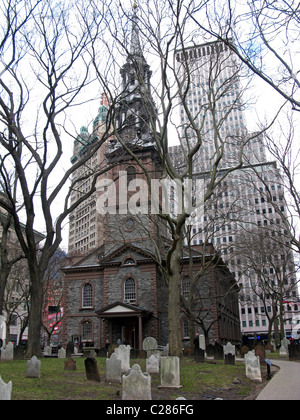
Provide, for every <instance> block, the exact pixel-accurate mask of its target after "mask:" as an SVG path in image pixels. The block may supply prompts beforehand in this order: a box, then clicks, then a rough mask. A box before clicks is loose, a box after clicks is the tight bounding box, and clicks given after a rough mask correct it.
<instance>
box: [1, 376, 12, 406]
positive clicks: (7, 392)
mask: <svg viewBox="0 0 300 420" xmlns="http://www.w3.org/2000/svg"><path fill="white" fill-rule="evenodd" d="M11 390H12V382H9V383H8V384H6V383H4V382H3V381H2V378H1V376H0V401H10V400H11Z"/></svg>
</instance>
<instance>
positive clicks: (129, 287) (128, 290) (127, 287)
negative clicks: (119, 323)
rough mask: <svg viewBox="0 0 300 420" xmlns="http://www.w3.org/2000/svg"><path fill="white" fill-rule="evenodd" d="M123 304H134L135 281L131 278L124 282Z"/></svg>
mask: <svg viewBox="0 0 300 420" xmlns="http://www.w3.org/2000/svg"><path fill="white" fill-rule="evenodd" d="M124 302H126V303H136V290H135V281H134V279H132V278H128V279H126V280H125V281H124Z"/></svg>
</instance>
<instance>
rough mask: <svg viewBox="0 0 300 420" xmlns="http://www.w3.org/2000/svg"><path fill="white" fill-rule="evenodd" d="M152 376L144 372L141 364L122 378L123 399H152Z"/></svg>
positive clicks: (134, 366)
mask: <svg viewBox="0 0 300 420" xmlns="http://www.w3.org/2000/svg"><path fill="white" fill-rule="evenodd" d="M151 399H152V394H151V376H150V375H149V374H148V373H143V372H142V370H141V368H140V366H139V365H133V367H132V368H131V369H130V370H129V371H128V372H127V374H126V375H124V376H123V378H122V400H151Z"/></svg>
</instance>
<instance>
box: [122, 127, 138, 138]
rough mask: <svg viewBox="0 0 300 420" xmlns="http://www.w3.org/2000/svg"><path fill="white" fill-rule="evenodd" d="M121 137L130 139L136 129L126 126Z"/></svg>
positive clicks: (134, 134)
mask: <svg viewBox="0 0 300 420" xmlns="http://www.w3.org/2000/svg"><path fill="white" fill-rule="evenodd" d="M121 137H122V139H123V140H125V141H132V140H134V139H135V137H136V131H135V129H134V128H133V127H132V128H126V129H125V130H124V131H123V132H122V134H121Z"/></svg>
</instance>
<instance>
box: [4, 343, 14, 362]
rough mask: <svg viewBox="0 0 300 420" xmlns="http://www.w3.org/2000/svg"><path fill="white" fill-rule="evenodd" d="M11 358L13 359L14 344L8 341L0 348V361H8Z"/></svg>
mask: <svg viewBox="0 0 300 420" xmlns="http://www.w3.org/2000/svg"><path fill="white" fill-rule="evenodd" d="M11 360H14V345H13V343H11V342H9V343H8V344H7V345H6V346H5V347H4V346H3V347H2V348H1V361H2V362H9V361H11Z"/></svg>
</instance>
